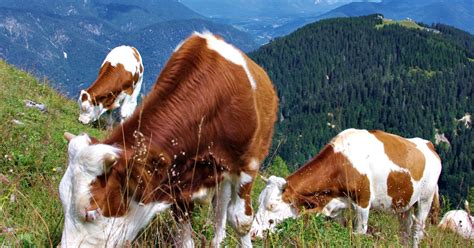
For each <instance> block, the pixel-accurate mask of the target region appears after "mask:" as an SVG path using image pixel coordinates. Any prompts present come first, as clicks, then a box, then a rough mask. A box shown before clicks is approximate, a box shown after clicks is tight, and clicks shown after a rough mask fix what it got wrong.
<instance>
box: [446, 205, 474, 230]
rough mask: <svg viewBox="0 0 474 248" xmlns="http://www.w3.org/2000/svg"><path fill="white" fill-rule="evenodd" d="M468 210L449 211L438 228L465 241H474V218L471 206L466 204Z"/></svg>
mask: <svg viewBox="0 0 474 248" xmlns="http://www.w3.org/2000/svg"><path fill="white" fill-rule="evenodd" d="M464 208H465V209H466V210H451V211H448V212H447V213H446V214H445V215H444V216H443V219H441V222H440V223H439V225H438V227H439V228H441V229H443V230H446V229H448V230H451V231H453V232H455V233H457V234H459V235H461V237H463V238H465V239H474V217H473V216H471V213H470V209H469V204H468V202H467V201H466V202H465V203H464Z"/></svg>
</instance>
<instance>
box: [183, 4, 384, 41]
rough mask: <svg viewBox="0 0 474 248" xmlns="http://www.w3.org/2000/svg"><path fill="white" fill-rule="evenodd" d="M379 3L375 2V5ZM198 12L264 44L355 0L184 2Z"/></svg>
mask: <svg viewBox="0 0 474 248" xmlns="http://www.w3.org/2000/svg"><path fill="white" fill-rule="evenodd" d="M374 1H377V0H371V1H370V2H374ZM181 2H182V3H184V4H185V5H187V6H189V7H190V8H191V9H193V10H194V11H196V12H198V13H200V14H202V15H204V16H207V17H211V18H213V19H216V21H219V22H222V23H227V24H231V25H233V26H234V27H236V28H238V29H240V30H243V31H245V32H248V33H250V34H252V35H253V36H254V37H255V39H256V41H257V42H258V43H260V44H264V43H266V42H268V40H270V39H272V38H274V37H278V36H282V35H285V34H288V33H290V32H291V31H294V30H295V29H296V28H298V27H301V26H303V25H305V24H307V23H310V22H313V21H315V20H316V19H317V18H316V17H317V16H318V15H320V14H323V13H325V12H327V11H329V10H332V9H334V8H336V7H339V6H341V5H344V4H347V3H349V2H353V1H351V0H181Z"/></svg>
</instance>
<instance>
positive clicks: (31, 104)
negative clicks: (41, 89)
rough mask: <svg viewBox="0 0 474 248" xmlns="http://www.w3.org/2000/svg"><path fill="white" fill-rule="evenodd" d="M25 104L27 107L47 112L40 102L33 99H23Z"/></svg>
mask: <svg viewBox="0 0 474 248" xmlns="http://www.w3.org/2000/svg"><path fill="white" fill-rule="evenodd" d="M25 105H26V107H28V108H36V109H38V110H39V111H41V112H42V113H45V112H47V110H46V106H45V105H44V104H42V103H36V102H34V101H31V100H25Z"/></svg>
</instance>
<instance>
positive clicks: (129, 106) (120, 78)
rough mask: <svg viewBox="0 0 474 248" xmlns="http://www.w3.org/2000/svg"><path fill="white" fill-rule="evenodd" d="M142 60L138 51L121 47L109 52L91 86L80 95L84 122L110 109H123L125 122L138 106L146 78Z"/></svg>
mask: <svg viewBox="0 0 474 248" xmlns="http://www.w3.org/2000/svg"><path fill="white" fill-rule="evenodd" d="M143 70H144V69H143V63H142V57H141V56H140V53H139V52H138V50H137V49H136V48H134V47H130V46H119V47H116V48H114V49H112V51H110V52H109V54H107V57H105V60H104V62H103V63H102V66H101V67H100V70H99V75H98V76H97V79H96V80H95V81H94V83H92V85H91V86H90V87H89V88H88V89H86V90H81V92H80V94H79V99H78V103H79V108H80V113H79V118H78V120H79V121H80V122H82V123H83V124H89V123H91V122H94V121H96V120H97V119H99V117H100V116H101V115H102V114H104V113H105V112H107V111H112V110H114V109H117V108H119V107H120V106H121V108H120V118H121V122H123V121H124V120H125V119H126V118H128V117H130V116H131V115H132V113H133V111H134V110H135V108H136V106H137V98H138V95H139V94H140V89H141V87H142V81H143Z"/></svg>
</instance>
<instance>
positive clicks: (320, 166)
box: [283, 145, 345, 210]
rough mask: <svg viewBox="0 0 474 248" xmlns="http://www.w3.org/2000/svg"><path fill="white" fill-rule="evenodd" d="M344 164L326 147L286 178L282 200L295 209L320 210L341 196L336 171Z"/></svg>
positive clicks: (329, 147)
mask: <svg viewBox="0 0 474 248" xmlns="http://www.w3.org/2000/svg"><path fill="white" fill-rule="evenodd" d="M344 162H345V161H344V160H343V159H340V158H339V157H337V156H334V151H333V147H332V146H331V145H327V146H326V147H324V148H323V150H322V151H321V152H320V153H319V154H318V155H317V156H316V157H315V158H313V159H312V160H311V161H310V162H308V163H307V164H305V165H304V166H302V167H301V168H300V169H299V170H297V171H296V172H295V173H293V174H292V175H290V176H288V177H287V178H286V180H287V187H286V189H285V191H284V193H283V199H284V200H285V201H287V202H291V204H292V205H294V206H295V207H297V208H306V209H310V210H320V209H321V208H323V207H324V206H325V205H326V204H327V203H328V202H329V201H330V200H331V199H332V198H334V197H338V196H340V195H341V186H342V185H341V183H340V182H339V181H340V179H341V178H340V175H339V174H340V173H339V172H338V171H339V170H340V168H341V167H342V164H343V163H344ZM328 190H330V191H328ZM329 192H330V193H329Z"/></svg>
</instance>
